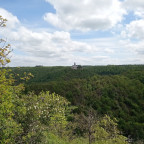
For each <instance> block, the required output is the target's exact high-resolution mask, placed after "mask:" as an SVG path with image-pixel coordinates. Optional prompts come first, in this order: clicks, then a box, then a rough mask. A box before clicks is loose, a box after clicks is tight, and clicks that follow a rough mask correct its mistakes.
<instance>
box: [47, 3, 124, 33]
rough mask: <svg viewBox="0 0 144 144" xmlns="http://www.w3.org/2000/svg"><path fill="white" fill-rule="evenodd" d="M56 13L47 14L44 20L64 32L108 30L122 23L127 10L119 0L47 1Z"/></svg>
mask: <svg viewBox="0 0 144 144" xmlns="http://www.w3.org/2000/svg"><path fill="white" fill-rule="evenodd" d="M46 1H47V2H49V3H51V4H52V5H53V6H54V8H55V9H56V13H55V14H54V13H46V14H45V15H44V20H45V21H47V22H48V23H51V24H52V25H54V26H56V27H59V28H61V29H64V30H73V29H76V30H82V31H87V30H106V29H109V28H112V27H113V26H115V25H116V24H117V23H119V22H121V21H122V19H123V15H124V14H125V13H126V11H125V9H123V8H122V7H121V2H120V1H119V0H97V1H95V0H84V1H76V0H73V1H65V0H61V1H60V0H46Z"/></svg>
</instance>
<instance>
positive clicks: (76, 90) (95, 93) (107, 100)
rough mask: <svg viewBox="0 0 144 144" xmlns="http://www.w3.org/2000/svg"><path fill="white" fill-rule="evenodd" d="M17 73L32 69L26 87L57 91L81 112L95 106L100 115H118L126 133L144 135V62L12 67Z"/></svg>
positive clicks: (135, 136) (32, 89) (30, 89)
mask: <svg viewBox="0 0 144 144" xmlns="http://www.w3.org/2000/svg"><path fill="white" fill-rule="evenodd" d="M12 70H13V72H14V73H19V74H20V75H21V74H22V73H23V72H31V73H32V74H33V75H34V78H32V79H31V80H30V81H29V82H27V83H25V85H26V90H25V92H26V93H28V92H29V91H34V92H35V93H36V94H39V93H40V92H41V91H50V92H51V93H53V92H55V93H57V94H60V95H62V96H64V97H66V98H67V99H68V100H69V101H70V102H71V103H72V104H73V105H75V106H77V107H78V109H77V110H76V112H77V113H81V112H84V111H85V110H86V109H89V108H93V109H95V110H96V111H97V112H98V113H99V114H100V115H103V114H108V115H110V116H111V117H115V118H117V119H118V124H119V125H118V126H119V128H120V130H122V131H123V133H124V135H126V136H129V135H130V136H131V137H132V138H133V139H143V135H144V124H143V121H144V114H143V110H144V109H143V108H144V65H121V66H113V65H109V66H85V67H83V69H78V70H72V69H71V68H70V67H22V68H12Z"/></svg>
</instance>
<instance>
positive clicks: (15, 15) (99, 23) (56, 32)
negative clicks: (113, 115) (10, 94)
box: [0, 0, 144, 66]
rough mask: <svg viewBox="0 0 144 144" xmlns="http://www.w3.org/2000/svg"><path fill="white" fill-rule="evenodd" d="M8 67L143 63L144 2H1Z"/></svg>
mask: <svg viewBox="0 0 144 144" xmlns="http://www.w3.org/2000/svg"><path fill="white" fill-rule="evenodd" d="M0 15H2V16H3V17H4V18H7V20H8V22H7V27H6V28H0V37H1V38H5V39H6V40H7V42H8V43H10V44H11V46H12V49H13V52H12V53H11V60H12V62H11V64H10V66H35V65H44V66H56V65H63V66H67V65H72V64H73V62H76V63H77V64H81V65H107V64H116V65H118V64H144V0H0Z"/></svg>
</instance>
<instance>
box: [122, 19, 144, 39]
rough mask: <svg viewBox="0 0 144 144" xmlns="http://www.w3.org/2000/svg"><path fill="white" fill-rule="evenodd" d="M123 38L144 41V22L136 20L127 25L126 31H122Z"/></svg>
mask: <svg viewBox="0 0 144 144" xmlns="http://www.w3.org/2000/svg"><path fill="white" fill-rule="evenodd" d="M121 34H122V36H123V37H128V38H135V39H143V38H144V20H143V19H140V20H135V21H132V22H130V24H127V25H126V28H125V30H123V31H122V33H121Z"/></svg>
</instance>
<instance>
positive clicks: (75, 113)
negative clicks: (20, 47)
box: [0, 17, 144, 144]
mask: <svg viewBox="0 0 144 144" xmlns="http://www.w3.org/2000/svg"><path fill="white" fill-rule="evenodd" d="M6 21H7V20H6V19H3V18H2V17H0V27H5V23H6ZM0 44H1V46H0V143H2V144H128V143H134V144H143V142H144V137H143V136H144V123H143V122H144V113H143V111H144V65H107V66H82V68H80V69H77V70H73V69H72V68H71V67H70V66H65V67H64V66H56V67H45V66H39V67H37V66H36V67H6V65H7V64H8V63H10V58H9V57H8V55H9V53H10V52H11V51H12V50H11V46H10V44H8V43H7V42H6V41H5V40H3V39H1V40H0Z"/></svg>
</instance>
